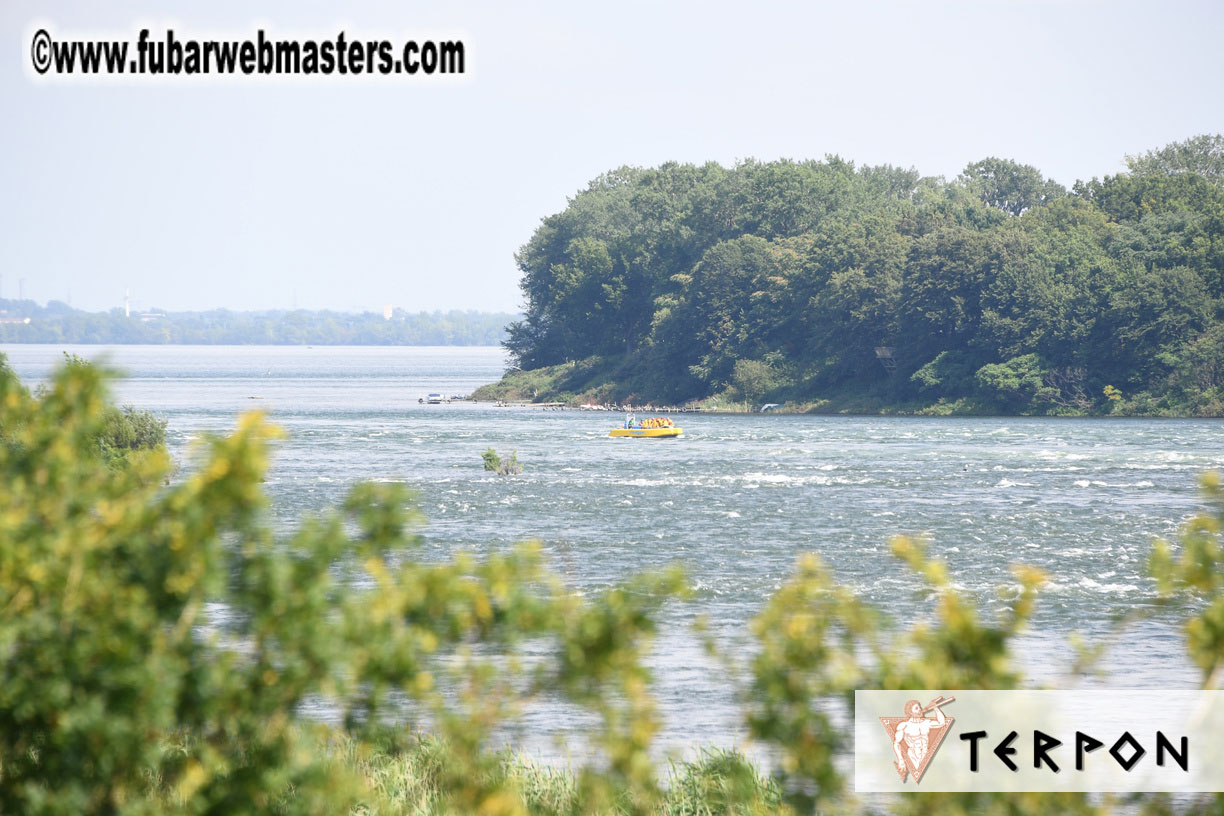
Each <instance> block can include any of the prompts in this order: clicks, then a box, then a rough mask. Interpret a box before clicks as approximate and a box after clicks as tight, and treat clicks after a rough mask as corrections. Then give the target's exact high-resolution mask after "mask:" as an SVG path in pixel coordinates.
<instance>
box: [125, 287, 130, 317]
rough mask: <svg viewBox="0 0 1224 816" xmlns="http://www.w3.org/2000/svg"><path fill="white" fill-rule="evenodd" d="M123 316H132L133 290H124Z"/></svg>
mask: <svg viewBox="0 0 1224 816" xmlns="http://www.w3.org/2000/svg"><path fill="white" fill-rule="evenodd" d="M123 316H124V317H131V316H132V290H131V289H124V290H123Z"/></svg>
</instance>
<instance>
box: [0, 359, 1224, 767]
mask: <svg viewBox="0 0 1224 816" xmlns="http://www.w3.org/2000/svg"><path fill="white" fill-rule="evenodd" d="M60 350H61V349H60V348H58V347H49V346H17V345H14V346H7V347H3V348H0V351H3V352H4V353H5V354H7V355H8V356H9V359H10V364H11V365H12V366H13V368H14V369H15V370H16V371H17V372H18V374H19V375H21V376H22V378H23V379H24V380H26V381H27V382H32V381H34V380H37V379H40V378H42V377H45V376H46V374H47V372H48V371H49V368H50V365H51V364H52V363H54V362H55V361H57V360H58V359H59V356H60ZM71 350H75V351H77V352H78V353H81V354H82V355H83V356H86V357H94V356H96V355H97V354H98V352H99V349H98V348H97V347H77V348H76V349H71ZM111 359H112V360H113V362H115V363H117V364H118V365H119V366H121V367H122V368H124V369H126V371H127V373H128V376H127V378H126V379H124V380H122V381H121V382H119V383H118V384H117V386H116V391H117V397H118V399H119V400H120V401H122V402H127V403H132V404H134V405H136V406H138V407H141V408H148V409H151V410H153V411H155V412H157V413H158V414H160V415H162V416H163V417H165V418H167V419H169V422H170V429H169V433H170V446H171V449H172V452H173V453H174V454H175V455H176V456H177V457H179V458H180V459H183V460H189V458H190V455H189V448H190V443H191V440H192V439H193V438H194V437H195V436H196V435H197V434H198V433H200V432H201V431H222V430H226V429H229V428H232V427H233V425H234V422H235V418H236V416H237V414H238V413H239V412H241V411H245V410H249V409H252V408H259V409H263V410H267V411H270V412H271V414H272V417H273V419H274V420H275V421H276V422H277V423H278V424H280V425H281V426H282V427H284V428H285V429H287V430H288V431H289V433H290V437H289V439H288V440H287V441H286V442H284V443H283V444H282V445H281V446H280V448H279V451H278V454H277V457H276V459H275V464H274V467H273V470H272V473H271V474H270V478H269V479H268V484H267V486H268V490H269V492H270V493H271V495H272V497H273V500H274V502H275V508H276V509H275V512H276V514H277V518H278V523H280V524H281V525H282V526H283V527H286V528H288V527H291V526H292V525H293V524H294V520H295V519H297V518H298V517H300V515H301V514H302V513H304V512H310V511H316V510H322V509H325V508H329V507H331V506H334V505H335V504H336V503H337V502H338V501H339V500H340V498H341V497H342V496H343V495H344V493H345V491H346V490H347V488H348V487H349V486H350V485H352V484H353V483H354V482H356V481H359V480H363V479H382V480H397V481H401V480H402V481H404V482H407V483H408V484H410V485H412V486H413V487H414V488H415V489H416V490H417V491H418V492H419V495H420V501H421V505H422V507H423V509H424V510H425V512H426V514H427V515H428V518H429V522H428V527H427V529H426V531H425V532H426V535H427V537H428V540H429V543H428V545H427V550H426V554H425V555H426V557H444V556H445V555H446V553H448V552H450V551H453V550H457V549H464V550H468V551H474V552H478V553H479V552H486V551H489V550H491V549H494V548H499V547H505V546H507V545H509V544H511V543H513V542H516V541H519V540H522V539H526V538H537V539H539V540H540V541H541V542H542V543H543V545H544V549H545V551H546V552H547V554H548V556H549V558H550V561H551V564H552V566H553V567H554V569H556V570H557V571H559V572H560V573H561V574H562V575H563V576H564V577H565V579H566V580H567V581H568V582H570V584H572V585H573V586H574V587H576V588H578V589H580V590H585V591H589V590H592V589H596V588H599V587H603V586H607V585H610V584H612V583H614V582H616V581H618V580H620V579H622V578H623V577H624V576H625V575H626V574H628V573H630V572H633V571H635V570H641V569H646V568H650V567H656V566H662V565H665V564H670V563H674V562H677V561H678V562H681V563H683V564H684V565H685V567H686V569H687V571H688V575H689V578H690V580H691V582H692V584H693V585H694V586H695V587H696V590H697V593H696V598H695V599H694V600H693V601H692V602H689V603H687V604H679V603H677V604H673V605H672V606H670V607H669V608H668V609H667V610H666V613H665V625H664V627H663V630H662V634H661V637H660V643H659V648H658V649H656V653H655V656H654V658H653V664H654V666H655V668H656V669H657V672H656V674H657V678H658V681H659V688H658V692H659V696H660V701H661V704H662V707H663V709H664V712H665V715H666V722H667V726H666V730H665V732H664V734H663V735H662V736H663V742H664V743H665V744H671V745H683V744H690V743H694V742H701V743H707V742H721V743H729V742H732V741H734V740H735V738H736V735H737V734H738V733H739V726H738V723H739V715H738V709H737V708H736V706H735V703H734V700H733V699H732V698H731V695H730V692H729V691H728V690H727V688H726V682H725V676H724V673H723V672H722V671H721V670H720V669H718V668H716V667H714V666H713V665H711V663H710V662H708V661H707V660H706V659H705V658H704V657H703V656H702V650H701V647H700V646H699V645H698V643H697V641H696V639H695V638H694V637H693V636H692V635H691V633H690V631H689V628H688V627H689V623H690V622H691V621H692V620H693V619H694V618H695V617H696V616H697V615H705V616H707V617H708V618H709V621H710V623H711V625H712V628H713V630H714V631H715V633H716V635H717V636H718V637H719V638H720V639H721V640H722V641H723V642H724V643H727V644H734V643H735V642H737V640H738V639H740V638H743V637H745V634H746V623H747V621H748V620H749V619H750V618H751V617H752V615H753V614H754V613H755V612H756V611H758V610H759V609H760V607H761V605H762V603H763V602H764V600H765V599H766V598H767V597H768V596H769V595H770V594H771V593H772V592H774V591H775V590H776V589H777V588H778V587H779V586H780V584H781V583H782V582H783V581H785V580H786V578H787V576H788V575H789V574H790V572H791V570H792V567H793V565H794V562H795V558H796V556H797V555H798V554H799V553H802V552H807V551H816V552H819V553H820V554H821V555H822V557H823V558H824V559H825V560H826V562H827V563H828V564H829V565H830V566H831V567H832V568H833V570H834V571H835V572H836V575H837V576H838V577H839V579H840V580H841V581H842V582H844V583H845V584H847V585H849V586H850V587H852V588H853V589H855V590H856V591H857V592H859V593H860V594H861V595H863V596H864V597H865V598H867V599H869V600H871V601H873V602H874V603H876V604H878V605H879V606H881V607H883V608H885V609H887V610H888V611H890V612H891V613H893V614H895V615H896V616H898V617H909V616H913V615H921V614H923V613H924V612H925V611H926V610H928V608H929V599H928V598H926V597H925V596H924V595H923V594H922V593H921V592H918V591H916V590H915V587H914V585H913V582H912V579H910V577H909V576H908V574H907V572H906V570H905V569H903V568H902V567H901V566H900V565H899V563H898V562H897V561H896V560H895V559H893V558H892V557H891V556H890V555H889V554H888V545H887V541H888V538H889V536H891V535H893V534H896V533H916V534H922V535H925V536H927V537H929V538H930V540H931V542H932V547H931V549H932V551H933V552H934V553H935V554H937V555H939V556H941V557H943V558H945V559H946V560H947V561H948V563H949V566H950V568H951V571H952V574H953V575H954V577H955V580H956V583H957V584H958V585H959V586H961V587H963V588H964V589H966V590H967V591H969V592H972V593H973V594H974V595H976V596H977V597H978V598H979V599H980V600H981V602H982V603H983V604H984V605H985V606H986V607H987V608H988V609H992V610H997V609H999V608H1000V606H1001V603H1002V602H1001V601H1000V600H999V599H998V595H997V592H996V590H997V588H998V587H999V586H1000V585H1007V584H1010V583H1012V581H1011V577H1010V573H1009V569H1008V568H1009V565H1011V564H1013V563H1016V562H1024V563H1028V564H1034V565H1038V566H1041V567H1043V568H1045V569H1047V570H1048V571H1049V572H1050V574H1051V575H1052V576H1053V582H1052V583H1051V584H1050V586H1049V587H1048V588H1047V590H1046V591H1045V593H1044V594H1043V596H1042V598H1041V602H1040V604H1039V605H1038V608H1037V612H1036V616H1035V619H1034V624H1033V627H1032V632H1031V633H1030V634H1029V635H1028V636H1027V637H1026V638H1025V639H1024V641H1023V643H1022V644H1021V652H1022V654H1023V656H1024V659H1025V663H1026V666H1027V668H1028V670H1029V674H1030V677H1032V678H1033V679H1034V681H1035V682H1041V683H1049V684H1055V685H1066V684H1067V683H1068V682H1069V681H1068V680H1067V679H1066V678H1065V676H1064V675H1063V674H1062V672H1063V671H1065V669H1066V667H1067V664H1068V663H1069V661H1070V649H1069V648H1068V646H1067V645H1066V637H1067V635H1068V634H1069V633H1070V632H1071V631H1072V630H1076V629H1078V630H1079V631H1081V632H1084V633H1086V634H1087V635H1088V636H1089V638H1090V639H1091V638H1093V637H1098V636H1101V635H1102V634H1103V633H1104V632H1105V631H1106V630H1107V620H1106V619H1107V618H1108V617H1109V616H1111V615H1119V614H1124V613H1126V612H1128V611H1130V610H1132V609H1134V608H1135V607H1142V606H1148V605H1150V601H1151V598H1152V587H1151V585H1150V582H1149V581H1148V580H1147V579H1146V578H1145V577H1144V575H1143V567H1144V562H1145V559H1146V557H1147V553H1148V551H1149V549H1150V546H1151V541H1152V539H1153V537H1155V536H1164V537H1169V536H1172V535H1174V534H1175V533H1176V529H1177V526H1178V524H1179V523H1180V522H1181V521H1182V520H1184V519H1185V518H1186V517H1187V516H1188V515H1190V514H1192V513H1193V512H1195V511H1196V510H1197V509H1198V508H1199V503H1198V493H1197V489H1196V476H1197V474H1199V473H1201V472H1202V471H1204V470H1207V469H1209V468H1220V467H1224V433H1222V432H1224V425H1222V424H1221V423H1220V422H1217V421H1210V420H1051V419H1016V418H1007V419H1003V418H1000V419H892V418H872V417H866V418H864V417H844V418H843V417H807V416H760V415H738V416H708V415H685V416H683V417H681V418H680V421H681V424H682V425H683V426H684V430H685V435H684V436H683V437H682V438H680V439H678V440H670V441H658V440H632V439H609V438H608V437H607V432H608V429H609V428H611V427H613V426H614V425H615V424H616V423H617V422H619V420H620V419H621V417H619V416H618V415H609V414H597V413H583V412H577V411H556V412H548V411H540V410H535V409H513V408H495V407H492V406H475V405H471V404H451V405H432V406H431V405H421V404H418V402H417V400H418V398H420V397H422V396H424V395H425V394H426V393H428V392H431V391H441V392H443V393H445V394H447V395H450V394H452V393H454V394H462V393H468V392H470V391H471V390H472V389H473V388H474V387H476V386H477V385H480V384H483V383H486V382H490V381H492V380H494V379H496V378H497V377H498V376H499V375H500V373H501V369H502V366H503V358H502V353H501V351H500V350H499V349H495V348H478V349H472V348H334V347H319V348H281V347H272V348H269V347H121V348H118V349H115V350H113V353H112V357H111ZM490 446H492V447H494V448H496V449H498V450H499V451H502V452H509V451H510V450H517V451H518V457H519V460H520V461H521V462H523V463H524V464H525V466H526V472H525V473H524V474H523V475H522V476H520V477H517V478H514V479H504V478H495V477H492V476H490V475H488V474H486V473H485V472H484V470H483V468H482V463H481V459H480V453H481V451H483V450H485V449H486V448H488V447H490ZM1107 666H1108V668H1109V670H1110V671H1109V674H1108V676H1107V677H1106V679H1105V680H1104V682H1105V683H1107V684H1109V685H1114V686H1119V687H1128V688H1137V687H1180V688H1192V687H1195V686H1196V684H1197V682H1198V675H1197V673H1196V672H1195V670H1194V669H1193V668H1192V667H1191V666H1190V665H1189V664H1188V662H1187V661H1186V659H1185V658H1184V649H1183V647H1182V644H1181V639H1180V635H1179V634H1178V630H1177V626H1176V619H1175V618H1173V617H1170V616H1168V615H1162V614H1158V615H1156V616H1155V617H1153V618H1152V619H1150V620H1148V621H1146V622H1144V623H1141V624H1139V625H1138V626H1136V627H1133V628H1132V629H1130V630H1128V634H1127V636H1126V637H1124V638H1123V639H1122V640H1121V641H1120V642H1119V643H1118V644H1117V645H1116V646H1115V648H1114V650H1113V652H1112V656H1111V658H1110V660H1109V662H1108V664H1107ZM562 719H564V718H563V717H561V716H559V714H558V712H557V711H552V710H549V709H548V708H547V707H543V708H542V709H540V710H537V711H535V712H533V714H532V715H531V722H529V723H528V727H529V729H530V730H532V731H533V732H535V733H537V734H540V733H548V732H550V731H555V730H557V729H560V728H562V724H561V720H562Z"/></svg>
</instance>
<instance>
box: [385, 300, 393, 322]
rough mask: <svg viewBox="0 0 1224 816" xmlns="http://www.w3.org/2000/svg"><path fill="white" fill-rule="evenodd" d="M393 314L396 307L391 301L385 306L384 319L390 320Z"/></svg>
mask: <svg viewBox="0 0 1224 816" xmlns="http://www.w3.org/2000/svg"><path fill="white" fill-rule="evenodd" d="M393 314H395V307H394V306H392V305H391V304H390V303H388V304H387V305H386V306H384V307H383V320H390V319H391V315H393Z"/></svg>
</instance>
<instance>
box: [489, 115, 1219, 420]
mask: <svg viewBox="0 0 1224 816" xmlns="http://www.w3.org/2000/svg"><path fill="white" fill-rule="evenodd" d="M1126 162H1127V167H1128V171H1127V172H1123V173H1119V174H1117V175H1113V176H1107V177H1105V178H1103V179H1098V178H1093V179H1092V180H1090V181H1086V182H1084V181H1081V182H1077V183H1076V184H1075V185H1074V186H1073V187H1072V188H1071V189H1066V188H1064V187H1063V186H1062V185H1060V184H1058V183H1057V182H1055V181H1052V180H1050V179H1047V178H1045V177H1044V176H1043V175H1042V174H1041V172H1040V171H1038V170H1037V169H1036V168H1034V167H1031V166H1028V165H1024V164H1020V163H1018V162H1015V161H1012V160H1008V159H1000V158H986V159H983V160H981V161H977V162H974V163H972V164H969V165H968V166H967V167H966V168H965V170H964V172H962V173H961V174H960V175H959V176H957V177H956V178H955V179H952V180H950V181H948V180H945V179H943V178H940V177H923V176H921V175H920V174H919V173H918V172H917V171H915V170H913V169H905V168H900V167H893V166H889V165H883V166H877V167H855V165H854V164H853V163H852V162H849V161H845V160H843V159H841V158H839V157H836V156H829V157H826V158H825V160H824V161H789V160H783V161H774V162H758V161H752V160H749V161H744V162H741V163H739V164H737V165H736V166H734V167H732V168H724V167H722V166H720V165H718V164H715V163H707V164H704V165H700V166H697V165H691V164H676V163H668V164H664V165H661V166H659V167H656V168H649V169H642V168H633V167H623V168H620V169H618V170H614V171H611V172H609V173H605V174H604V175H602V176H600V177H599V178H597V179H595V180H594V181H593V182H591V184H590V185H589V186H588V187H587V188H586V189H585V190H583V191H581V192H580V193H578V194H577V195H576V196H575V197H574V198H573V199H571V200H570V202H569V204H568V206H567V207H566V208H565V209H564V210H563V211H562V212H559V213H557V214H555V215H552V216H550V217H548V218H546V219H544V221H543V222H542V224H541V225H540V227H539V228H538V229H537V230H536V232H535V234H534V235H533V236H532V237H531V239H530V240H529V241H528V242H527V243H526V244H525V245H524V246H523V247H522V249H521V250H520V252H519V253H518V255H517V262H518V265H519V268H520V270H521V271H522V274H523V278H522V282H521V287H522V290H523V293H524V296H525V299H526V303H527V309H526V314H525V316H524V318H523V319H522V320H520V321H517V322H515V323H513V324H512V325H511V326H510V327H509V337H508V339H507V341H506V346H507V348H508V349H509V350H510V351H511V352H512V354H513V355H514V358H515V360H516V362H517V364H518V366H520V367H521V368H522V369H525V370H527V371H531V370H534V369H545V368H548V367H551V366H565V365H568V366H570V367H571V368H573V369H574V370H575V371H576V372H577V373H574V374H570V375H567V376H566V377H562V378H561V379H560V380H559V381H558V382H557V383H554V385H555V388H554V392H556V391H565V392H567V393H573V394H578V393H586V394H589V395H594V396H608V397H617V398H627V397H633V396H636V397H638V398H645V399H650V400H655V401H682V400H689V399H698V398H706V397H710V396H713V395H719V394H729V395H732V396H736V397H739V398H742V399H748V400H756V401H765V400H768V401H775V402H781V401H784V400H793V401H804V400H807V401H812V400H818V399H832V400H838V399H840V400H842V404H850V403H851V402H852V401H853V400H854V399H860V400H863V403H862V404H874V405H876V406H890V405H891V406H898V405H908V406H911V407H912V406H926V410H934V411H938V410H940V408H941V407H942V408H946V409H947V410H949V411H955V410H980V411H1001V412H1035V413H1081V412H1091V411H1105V410H1110V409H1114V410H1117V409H1119V408H1123V409H1125V410H1127V411H1131V412H1135V413H1160V412H1173V413H1193V414H1207V415H1220V414H1224V364H1222V363H1221V362H1220V361H1221V360H1224V319H1222V318H1224V307H1222V304H1224V136H1219V135H1217V136H1202V137H1197V138H1195V139H1191V140H1188V141H1186V142H1181V143H1177V144H1173V145H1169V146H1168V147H1166V148H1163V149H1161V150H1156V151H1151V152H1149V153H1147V154H1144V155H1140V156H1131V157H1127V159H1126ZM558 370H559V371H560V370H561V369H558ZM1107 389H1108V390H1107ZM541 396H542V397H544V396H547V397H549V398H552V397H555V396H556V393H552V394H549V393H543V394H541Z"/></svg>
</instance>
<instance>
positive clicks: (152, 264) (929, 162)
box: [0, 0, 1224, 311]
mask: <svg viewBox="0 0 1224 816" xmlns="http://www.w3.org/2000/svg"><path fill="white" fill-rule="evenodd" d="M40 27H45V28H47V29H48V31H51V32H53V34H54V36H55V37H56V38H59V39H72V38H85V37H96V36H104V37H106V38H108V39H117V40H135V39H136V36H137V33H138V32H139V30H140V29H141V28H144V27H148V28H150V29H151V31H152V32H153V35H154V38H157V37H159V36H163V37H164V31H165V29H167V28H173V29H174V31H175V34H176V36H178V37H180V38H190V37H197V38H200V39H211V38H224V39H235V40H237V39H245V38H247V37H252V38H253V37H254V34H255V31H256V29H258V28H263V29H264V30H265V31H266V32H267V33H268V35H269V36H272V37H298V38H302V37H312V38H316V39H334V37H335V35H336V34H337V33H339V32H340V31H345V32H347V33H348V34H349V35H350V37H352V36H360V37H363V38H369V39H381V38H386V39H389V40H393V41H395V42H396V43H397V44H398V43H401V42H403V41H406V40H408V39H420V40H425V39H460V40H462V41H463V43H464V48H465V67H466V73H465V74H464V76H463V77H462V78H442V77H437V76H434V77H428V78H427V77H423V76H420V75H418V76H417V77H415V78H409V77H407V76H398V77H395V76H393V77H378V78H372V79H362V80H353V79H339V78H319V79H313V80H306V79H295V80H291V81H285V80H277V79H272V78H268V77H257V78H244V79H238V80H222V79H208V80H203V81H202V80H200V79H199V78H190V79H189V78H183V77H179V78H163V80H161V81H156V82H150V81H143V82H140V81H131V80H116V79H108V80H106V81H99V80H93V81H87V80H84V79H76V80H73V81H63V80H60V81H45V80H44V81H39V80H38V78H37V77H36V75H35V74H34V73H33V71H32V70H31V69H30V51H31V43H32V37H33V33H34V32H35V31H36V30H38V28H40ZM0 30H2V31H3V35H2V36H0V297H2V298H15V297H17V295H18V291H19V286H20V290H21V291H22V292H23V293H24V295H25V297H27V298H29V299H32V300H35V301H37V302H39V303H45V302H47V301H50V300H60V301H66V302H69V303H71V304H72V305H73V306H75V307H77V308H81V309H86V310H89V311H101V310H105V309H110V308H114V307H117V306H121V305H122V304H123V301H124V296H125V292H127V291H130V297H131V302H132V306H133V308H137V309H151V308H162V309H169V310H172V311H182V310H200V309H212V308H229V309H239V310H248V309H290V308H305V309H324V308H327V309H338V310H342V311H367V310H368V311H382V309H383V307H384V306H385V305H388V304H391V305H394V306H397V307H400V308H404V309H407V310H409V311H421V310H431V311H432V310H435V309H476V310H481V311H518V310H519V309H520V308H521V307H522V295H521V292H520V291H519V288H518V282H519V278H520V275H519V272H518V270H517V268H516V266H515V262H514V254H515V252H516V251H517V250H518V248H519V247H521V246H522V245H523V244H524V243H526V241H527V240H528V239H529V238H530V237H531V235H532V233H533V231H534V230H535V229H536V228H537V227H538V226H539V224H540V222H541V220H542V219H544V218H546V217H547V216H549V215H551V214H553V213H556V212H559V211H560V210H562V209H564V208H565V206H566V203H567V201H568V199H570V198H571V197H572V196H574V195H575V194H576V193H577V192H579V191H580V190H582V189H583V188H585V187H586V186H587V184H588V183H589V182H590V181H591V180H592V179H593V178H595V177H596V176H598V175H599V174H601V173H603V172H605V171H608V170H611V169H614V168H617V167H620V166H624V165H634V166H644V167H649V166H654V165H658V164H660V163H662V162H665V161H679V162H694V163H702V162H706V161H711V160H712V161H717V162H720V163H722V164H724V165H728V166H730V165H733V164H734V163H735V162H737V161H740V160H743V159H747V158H756V159H760V160H772V159H778V158H790V159H796V160H803V159H820V158H823V157H824V156H825V155H827V154H838V155H840V156H841V157H843V158H845V159H848V160H851V161H854V162H855V163H856V164H857V165H864V164H867V165H873V164H884V163H887V164H893V165H899V166H904V167H914V168H916V169H918V170H919V171H920V172H922V173H923V174H924V175H942V176H945V177H947V178H953V177H955V176H956V175H957V174H958V173H959V172H960V171H961V170H962V169H963V168H964V167H965V166H966V165H967V164H969V163H970V162H973V161H976V160H978V159H981V158H984V157H986V156H1000V157H1003V158H1009V159H1014V160H1016V161H1019V162H1021V163H1024V164H1031V165H1033V166H1035V167H1037V168H1038V169H1040V170H1041V171H1042V172H1043V173H1045V174H1046V175H1047V176H1049V177H1052V178H1054V179H1056V180H1057V181H1059V182H1061V183H1063V184H1065V185H1070V184H1072V183H1074V182H1075V181H1076V180H1077V179H1088V178H1091V177H1093V176H1103V175H1106V174H1112V173H1117V172H1119V171H1121V170H1123V169H1124V164H1123V161H1124V157H1125V155H1127V154H1136V153H1142V152H1144V151H1147V150H1150V149H1154V148H1158V147H1160V146H1162V145H1165V144H1168V143H1169V142H1173V141H1180V140H1183V139H1186V138H1189V137H1191V136H1194V135H1198V134H1202V133H1220V132H1224V47H1221V43H1222V42H1224V3H1222V2H1220V1H1219V0H1205V1H1204V2H1177V1H1176V0H1174V1H1173V2H1163V3H1153V2H1144V3H1132V2H1114V1H1113V0H1064V1H1063V2H1041V0H1025V1H1023V2H1021V1H1019V0H1017V1H1014V2H1006V1H1004V0H974V1H973V2H825V3H821V2H806V3H800V2H758V3H753V4H747V3H732V2H723V1H722V0H706V2H692V3H689V2H661V1H660V0H655V1H654V2H634V1H633V0H628V1H626V2H616V3H610V2H609V3H573V2H532V3H519V2H507V1H506V0H502V1H501V2H497V1H496V0H494V1H493V2H478V1H477V0H473V1H472V2H458V3H455V2H451V3H443V2H433V1H432V0H429V1H427V2H404V1H403V0H398V1H397V2H354V3H345V4H344V5H343V7H341V6H340V5H339V4H329V3H323V2H315V1H313V0H284V1H283V2H264V3H251V2H225V1H222V2H209V3H190V4H189V3H176V2H166V1H165V0H136V1H130V0H129V1H126V2H125V1H124V0H120V1H119V2H111V3H106V4H102V3H95V2H79V3H66V2H28V1H27V0H5V2H4V3H3V6H2V7H0Z"/></svg>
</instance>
